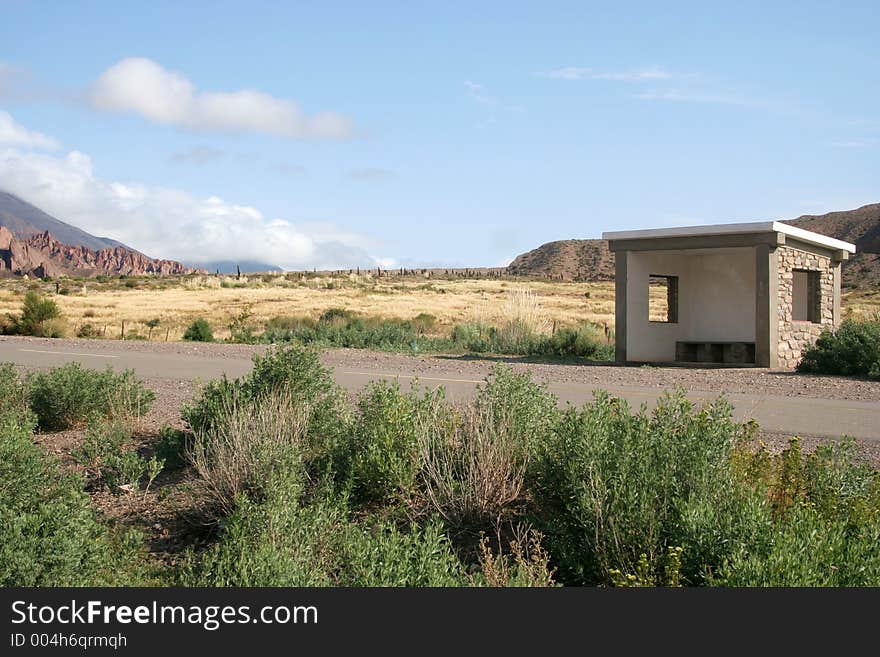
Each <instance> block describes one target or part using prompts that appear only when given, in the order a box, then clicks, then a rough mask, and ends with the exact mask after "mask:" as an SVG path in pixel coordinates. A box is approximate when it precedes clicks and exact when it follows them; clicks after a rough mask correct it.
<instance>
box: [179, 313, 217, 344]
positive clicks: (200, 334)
mask: <svg viewBox="0 0 880 657" xmlns="http://www.w3.org/2000/svg"><path fill="white" fill-rule="evenodd" d="M183 339H184V340H188V341H190V342H213V341H214V332H213V331H212V330H211V325H210V324H208V320H206V319H205V318H204V317H199V318H198V319H197V320H196V321H194V322H193V323H192V324H190V325H189V328H188V329H186V332H185V333H184V334H183Z"/></svg>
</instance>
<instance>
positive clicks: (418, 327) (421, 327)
mask: <svg viewBox="0 0 880 657" xmlns="http://www.w3.org/2000/svg"><path fill="white" fill-rule="evenodd" d="M436 325H437V318H436V317H435V316H434V315H432V314H431V313H419V314H418V315H416V316H415V317H413V319H412V327H413V330H415V332H416V333H418V334H419V335H424V334H425V333H430V332H431V331H433V330H434V327H435V326H436Z"/></svg>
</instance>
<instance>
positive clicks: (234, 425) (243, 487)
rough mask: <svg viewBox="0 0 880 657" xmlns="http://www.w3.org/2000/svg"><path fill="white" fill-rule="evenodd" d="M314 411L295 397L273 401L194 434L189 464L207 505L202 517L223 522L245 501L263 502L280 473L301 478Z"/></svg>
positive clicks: (227, 411)
mask: <svg viewBox="0 0 880 657" xmlns="http://www.w3.org/2000/svg"><path fill="white" fill-rule="evenodd" d="M310 416H311V408H310V407H309V406H308V405H307V404H304V403H302V402H301V401H300V400H299V399H298V398H296V397H294V396H293V395H291V394H289V393H287V392H283V391H275V392H273V393H271V394H269V395H265V396H261V397H260V398H258V399H252V400H251V401H250V402H244V403H242V402H238V403H233V404H232V405H230V406H228V407H226V408H223V409H222V410H221V411H220V413H219V414H218V415H217V416H216V417H215V418H214V421H213V423H212V424H211V425H210V426H209V427H207V428H206V429H200V430H197V431H196V432H195V436H194V439H193V444H192V447H191V449H190V450H189V460H190V462H191V463H192V465H193V468H194V470H195V471H196V473H197V474H198V476H199V478H200V484H201V487H202V489H203V492H204V497H205V498H207V500H208V504H207V505H206V506H205V509H204V512H205V513H206V514H207V515H209V516H212V517H215V518H222V517H224V516H227V515H229V514H231V513H232V512H233V511H234V510H235V505H236V504H237V503H238V502H239V501H240V499H241V497H242V496H243V495H246V496H247V497H248V499H250V500H255V501H261V500H263V499H264V498H265V497H266V496H267V495H268V494H269V490H268V488H267V487H268V486H269V485H270V484H271V482H272V481H273V478H274V476H275V475H276V474H277V473H278V472H279V471H284V472H285V476H287V477H296V476H300V477H304V473H302V472H300V471H301V469H302V467H301V466H302V464H303V461H304V455H305V453H306V451H307V444H306V443H307V432H308V429H309V421H310Z"/></svg>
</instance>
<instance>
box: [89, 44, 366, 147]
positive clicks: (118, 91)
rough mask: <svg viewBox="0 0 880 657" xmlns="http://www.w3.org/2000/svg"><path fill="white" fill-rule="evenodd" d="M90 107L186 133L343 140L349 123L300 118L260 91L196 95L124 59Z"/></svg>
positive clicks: (152, 68) (97, 85) (175, 76)
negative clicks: (127, 115) (243, 134)
mask: <svg viewBox="0 0 880 657" xmlns="http://www.w3.org/2000/svg"><path fill="white" fill-rule="evenodd" d="M89 102H90V103H91V105H92V107H94V108H96V109H99V110H105V111H110V112H133V113H135V114H139V115H140V116H142V117H144V118H145V119H147V120H149V121H153V122H155V123H163V124H170V125H178V126H182V127H185V128H189V129H192V130H200V131H218V132H256V133H263V134H268V135H273V136H278V137H291V138H324V139H344V138H346V137H348V136H350V135H351V132H352V123H351V120H350V119H349V118H348V117H346V116H344V115H342V114H337V113H335V112H324V113H320V114H315V115H314V116H306V115H305V114H304V113H303V111H302V110H301V109H300V107H299V105H298V104H297V103H296V102H294V101H292V100H285V99H281V98H275V97H274V96H271V95H269V94H267V93H264V92H262V91H256V90H253V89H242V90H239V91H231V92H224V91H200V90H198V89H197V88H196V87H195V85H194V84H193V83H192V82H191V81H190V80H189V79H187V78H186V77H185V76H184V75H182V74H181V73H178V72H176V71H169V70H167V69H165V68H163V67H162V66H160V65H159V64H157V63H156V62H154V61H153V60H151V59H146V58H144V57H130V58H127V59H123V60H121V61H119V62H117V63H116V64H114V65H113V66H111V67H110V68H108V69H107V70H106V71H104V72H103V73H102V74H101V75H100V77H99V78H98V79H97V80H96V81H95V82H94V84H92V87H91V89H90V91H89Z"/></svg>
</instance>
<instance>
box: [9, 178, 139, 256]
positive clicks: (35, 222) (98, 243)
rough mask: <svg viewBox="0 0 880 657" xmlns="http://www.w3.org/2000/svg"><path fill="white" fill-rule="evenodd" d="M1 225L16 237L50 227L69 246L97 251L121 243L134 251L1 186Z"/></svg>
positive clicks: (43, 230)
mask: <svg viewBox="0 0 880 657" xmlns="http://www.w3.org/2000/svg"><path fill="white" fill-rule="evenodd" d="M0 226H5V227H6V228H8V229H9V230H10V231H11V232H12V234H13V235H15V236H16V237H19V238H22V237H30V236H31V235H37V234H39V233H44V232H46V231H49V233H51V234H52V236H53V237H54V238H55V239H56V240H58V241H59V242H62V243H64V244H68V245H70V246H85V247H88V248H90V249H95V250H96V251H97V250H99V249H107V248H113V247H117V246H122V247H125V248H126V249H129V250H131V251H134V249H132V248H131V247H129V246H126V245H125V244H123V243H122V242H117V241H116V240H111V239H109V238H106V237H95V236H94V235H91V234H89V233H87V232H86V231H84V230H80V229H79V228H77V227H76V226H71V225H70V224H66V223H64V222H63V221H61V220H59V219H56V218H55V217H53V216H52V215H50V214H47V213H45V212H43V211H42V210H40V208H38V207H36V206H35V205H31V204H30V203H28V202H27V201H24V200H22V199H20V198H18V197H17V196H15V194H10V193H9V192H4V191H2V190H0Z"/></svg>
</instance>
